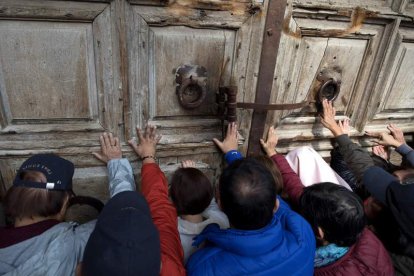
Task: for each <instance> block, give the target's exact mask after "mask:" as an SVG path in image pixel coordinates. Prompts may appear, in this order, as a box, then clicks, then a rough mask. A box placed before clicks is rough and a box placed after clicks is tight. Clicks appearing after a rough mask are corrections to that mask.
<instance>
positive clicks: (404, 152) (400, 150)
mask: <svg viewBox="0 0 414 276" xmlns="http://www.w3.org/2000/svg"><path fill="white" fill-rule="evenodd" d="M412 150H413V149H412V148H411V147H410V146H409V145H407V144H402V145H401V146H399V147H398V148H396V149H395V151H396V152H398V153H399V154H401V155H403V156H404V155H407V154H408V153H410V151H412Z"/></svg>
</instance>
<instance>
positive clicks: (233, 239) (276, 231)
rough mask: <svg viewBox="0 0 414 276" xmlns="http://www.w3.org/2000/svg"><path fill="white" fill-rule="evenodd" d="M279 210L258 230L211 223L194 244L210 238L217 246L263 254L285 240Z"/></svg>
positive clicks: (250, 254)
mask: <svg viewBox="0 0 414 276" xmlns="http://www.w3.org/2000/svg"><path fill="white" fill-rule="evenodd" d="M277 213H278V212H276V214H275V215H274V216H273V218H272V220H271V222H270V223H269V224H268V225H267V226H265V227H263V228H261V229H258V230H238V229H220V227H219V226H218V225H217V224H210V225H209V226H207V227H206V228H205V229H204V231H203V232H202V233H201V234H200V235H198V236H197V237H196V238H195V239H194V242H193V246H199V245H200V244H201V243H202V242H204V241H206V240H208V241H209V242H211V243H213V244H214V245H215V246H217V247H220V248H222V249H224V250H226V251H230V252H233V253H236V254H238V255H242V256H254V255H262V254H264V253H267V252H269V251H272V249H273V248H275V247H277V246H278V245H279V244H280V243H281V242H282V240H283V229H282V223H280V216H279V215H277Z"/></svg>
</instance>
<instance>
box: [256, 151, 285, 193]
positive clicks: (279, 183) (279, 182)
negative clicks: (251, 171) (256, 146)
mask: <svg viewBox="0 0 414 276" xmlns="http://www.w3.org/2000/svg"><path fill="white" fill-rule="evenodd" d="M254 159H256V160H257V161H259V162H260V164H262V165H263V166H265V167H266V168H267V169H268V170H269V172H270V173H271V174H272V176H273V180H274V181H275V187H276V192H277V193H278V194H280V193H281V192H282V190H283V179H282V174H281V173H280V171H279V169H278V168H277V167H276V165H275V163H274V162H273V160H272V159H271V158H270V157H268V156H265V155H259V156H255V157H254Z"/></svg>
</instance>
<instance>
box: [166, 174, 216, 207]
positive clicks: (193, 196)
mask: <svg viewBox="0 0 414 276" xmlns="http://www.w3.org/2000/svg"><path fill="white" fill-rule="evenodd" d="M170 196H171V199H172V201H173V203H174V205H175V208H176V209H177V214H178V215H196V214H200V213H202V212H203V211H204V210H205V209H206V208H207V207H208V206H209V205H210V202H211V200H212V198H213V187H212V186H211V183H210V180H208V178H207V177H206V176H205V175H204V173H203V172H201V171H200V170H198V169H196V168H180V169H178V170H176V171H175V173H174V175H173V176H172V179H171V187H170Z"/></svg>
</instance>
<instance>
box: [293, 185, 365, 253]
mask: <svg viewBox="0 0 414 276" xmlns="http://www.w3.org/2000/svg"><path fill="white" fill-rule="evenodd" d="M300 208H301V210H302V214H303V216H304V217H305V218H306V220H307V221H308V222H309V223H310V224H311V226H312V228H313V230H314V232H315V235H316V237H317V238H318V240H322V241H325V242H327V243H334V244H336V245H338V246H351V245H353V244H354V243H355V242H356V241H357V239H358V238H359V235H360V234H361V232H362V231H363V229H364V227H365V225H366V219H365V214H364V208H363V205H362V201H361V199H360V198H359V197H358V196H357V195H356V194H355V193H353V192H351V191H349V190H348V189H346V188H345V187H342V186H340V185H337V184H334V183H330V182H323V183H318V184H315V185H312V186H308V187H306V188H304V191H303V194H302V196H301V198H300Z"/></svg>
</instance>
